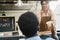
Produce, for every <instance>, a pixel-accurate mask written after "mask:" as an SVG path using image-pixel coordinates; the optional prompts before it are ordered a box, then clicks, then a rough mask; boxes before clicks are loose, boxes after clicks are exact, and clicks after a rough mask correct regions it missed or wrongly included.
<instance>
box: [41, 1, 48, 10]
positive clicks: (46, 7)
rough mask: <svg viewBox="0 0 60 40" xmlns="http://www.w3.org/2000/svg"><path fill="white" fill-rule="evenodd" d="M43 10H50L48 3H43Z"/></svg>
mask: <svg viewBox="0 0 60 40" xmlns="http://www.w3.org/2000/svg"><path fill="white" fill-rule="evenodd" d="M42 9H43V10H47V9H48V3H47V2H46V1H43V2H42Z"/></svg>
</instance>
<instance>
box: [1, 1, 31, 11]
mask: <svg viewBox="0 0 60 40" xmlns="http://www.w3.org/2000/svg"><path fill="white" fill-rule="evenodd" d="M19 1H20V2H22V1H21V0H0V10H2V11H3V10H28V9H30V8H31V5H30V4H27V3H26V4H23V2H22V4H21V6H19V3H20V2H19ZM18 2H19V3H18ZM16 4H17V5H16Z"/></svg>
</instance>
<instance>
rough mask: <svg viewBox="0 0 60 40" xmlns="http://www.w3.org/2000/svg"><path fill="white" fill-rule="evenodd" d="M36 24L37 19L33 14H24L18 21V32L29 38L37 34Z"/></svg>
mask: <svg viewBox="0 0 60 40" xmlns="http://www.w3.org/2000/svg"><path fill="white" fill-rule="evenodd" d="M38 24H39V22H38V20H37V17H36V15H35V14H34V13H33V12H26V13H24V14H22V15H21V16H20V17H19V20H18V25H19V28H20V30H21V31H22V33H23V34H24V35H25V36H27V37H31V36H33V35H34V34H36V33H37V29H38V27H37V26H38Z"/></svg>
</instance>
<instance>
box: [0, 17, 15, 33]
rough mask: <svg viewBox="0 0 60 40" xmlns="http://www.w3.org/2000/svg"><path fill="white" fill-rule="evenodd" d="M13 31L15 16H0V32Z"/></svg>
mask: <svg viewBox="0 0 60 40" xmlns="http://www.w3.org/2000/svg"><path fill="white" fill-rule="evenodd" d="M9 31H15V17H0V32H9Z"/></svg>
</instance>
